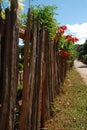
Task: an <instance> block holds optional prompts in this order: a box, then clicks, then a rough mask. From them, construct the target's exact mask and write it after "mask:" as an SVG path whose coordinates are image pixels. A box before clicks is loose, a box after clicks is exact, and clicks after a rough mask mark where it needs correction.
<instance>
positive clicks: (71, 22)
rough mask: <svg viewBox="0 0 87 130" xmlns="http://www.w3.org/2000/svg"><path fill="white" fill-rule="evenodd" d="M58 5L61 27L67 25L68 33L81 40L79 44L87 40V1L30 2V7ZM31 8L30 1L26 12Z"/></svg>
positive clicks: (46, 0)
mask: <svg viewBox="0 0 87 130" xmlns="http://www.w3.org/2000/svg"><path fill="white" fill-rule="evenodd" d="M38 4H40V5H41V6H44V5H54V6H55V5H56V6H57V7H58V9H57V10H56V13H57V14H58V15H56V16H55V18H56V19H57V21H58V22H60V24H61V25H66V26H67V28H68V30H67V32H66V33H70V34H73V35H74V36H76V37H78V38H79V44H82V43H84V42H85V40H86V39H87V0H30V5H38ZM28 7H29V0H26V1H25V10H27V9H28Z"/></svg>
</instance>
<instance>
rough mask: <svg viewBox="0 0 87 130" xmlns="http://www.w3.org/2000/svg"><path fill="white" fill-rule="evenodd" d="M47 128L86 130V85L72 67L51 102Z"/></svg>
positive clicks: (53, 129)
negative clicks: (51, 115)
mask: <svg viewBox="0 0 87 130" xmlns="http://www.w3.org/2000/svg"><path fill="white" fill-rule="evenodd" d="M52 111H53V117H51V118H50V119H49V120H48V121H46V126H45V127H46V128H47V130H87V86H86V85H85V84H84V82H83V81H82V79H81V77H80V75H79V74H78V72H77V71H76V70H75V68H72V70H71V71H70V72H68V74H67V77H66V80H65V82H64V85H63V86H62V87H61V90H60V94H59V95H58V96H57V97H56V99H55V101H54V103H53V104H52Z"/></svg>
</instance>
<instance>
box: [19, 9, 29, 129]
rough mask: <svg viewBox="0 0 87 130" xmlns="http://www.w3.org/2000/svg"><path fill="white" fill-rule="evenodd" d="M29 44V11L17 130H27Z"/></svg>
mask: <svg viewBox="0 0 87 130" xmlns="http://www.w3.org/2000/svg"><path fill="white" fill-rule="evenodd" d="M29 44H30V9H29V10H28V21H27V31H26V35H25V47H24V75H23V94H22V95H23V98H22V110H21V115H20V123H19V130H27V128H26V127H27V114H28V112H27V111H28V76H29V69H28V62H29V61H28V55H29V53H28V51H29Z"/></svg>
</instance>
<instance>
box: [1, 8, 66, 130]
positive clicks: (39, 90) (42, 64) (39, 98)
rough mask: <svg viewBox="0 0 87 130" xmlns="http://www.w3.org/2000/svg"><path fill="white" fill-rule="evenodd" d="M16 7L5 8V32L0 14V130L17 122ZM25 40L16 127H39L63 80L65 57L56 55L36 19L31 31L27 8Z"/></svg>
mask: <svg viewBox="0 0 87 130" xmlns="http://www.w3.org/2000/svg"><path fill="white" fill-rule="evenodd" d="M15 9H16V7H15V6H12V8H11V11H9V10H7V9H6V20H5V21H4V32H2V25H1V24H2V19H1V17H0V61H1V62H0V84H1V85H0V130H14V128H15V125H16V124H15V121H16V116H15V110H16V107H17V104H16V96H17V86H18V38H19V33H18V28H19V27H18V25H17V12H16V11H15ZM3 33H4V35H3ZM24 42H25V49H24V72H23V90H22V106H21V112H20V118H19V120H18V122H19V123H18V128H17V127H16V128H15V130H16V129H19V130H40V129H41V128H43V127H44V124H45V121H46V120H47V119H48V117H49V116H51V115H52V110H51V103H52V102H53V101H54V99H55V97H56V96H57V94H58V93H59V88H60V86H61V85H62V84H63V82H64V79H65V75H66V72H67V69H68V68H67V66H68V65H67V58H65V57H62V56H59V54H58V52H57V50H56V44H55V42H51V41H50V37H49V34H48V32H47V31H46V30H44V29H40V25H39V23H38V22H36V23H34V24H33V29H32V31H30V11H29V12H28V21H27V28H26V33H25V38H24ZM29 46H31V51H30V54H29V53H28V47H29ZM29 57H30V58H29ZM28 63H29V64H28Z"/></svg>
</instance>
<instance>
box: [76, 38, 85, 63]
mask: <svg viewBox="0 0 87 130" xmlns="http://www.w3.org/2000/svg"><path fill="white" fill-rule="evenodd" d="M75 48H76V51H77V59H78V60H80V61H82V62H83V63H85V64H87V40H86V41H85V43H84V44H81V45H79V44H77V45H76V46H75Z"/></svg>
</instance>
